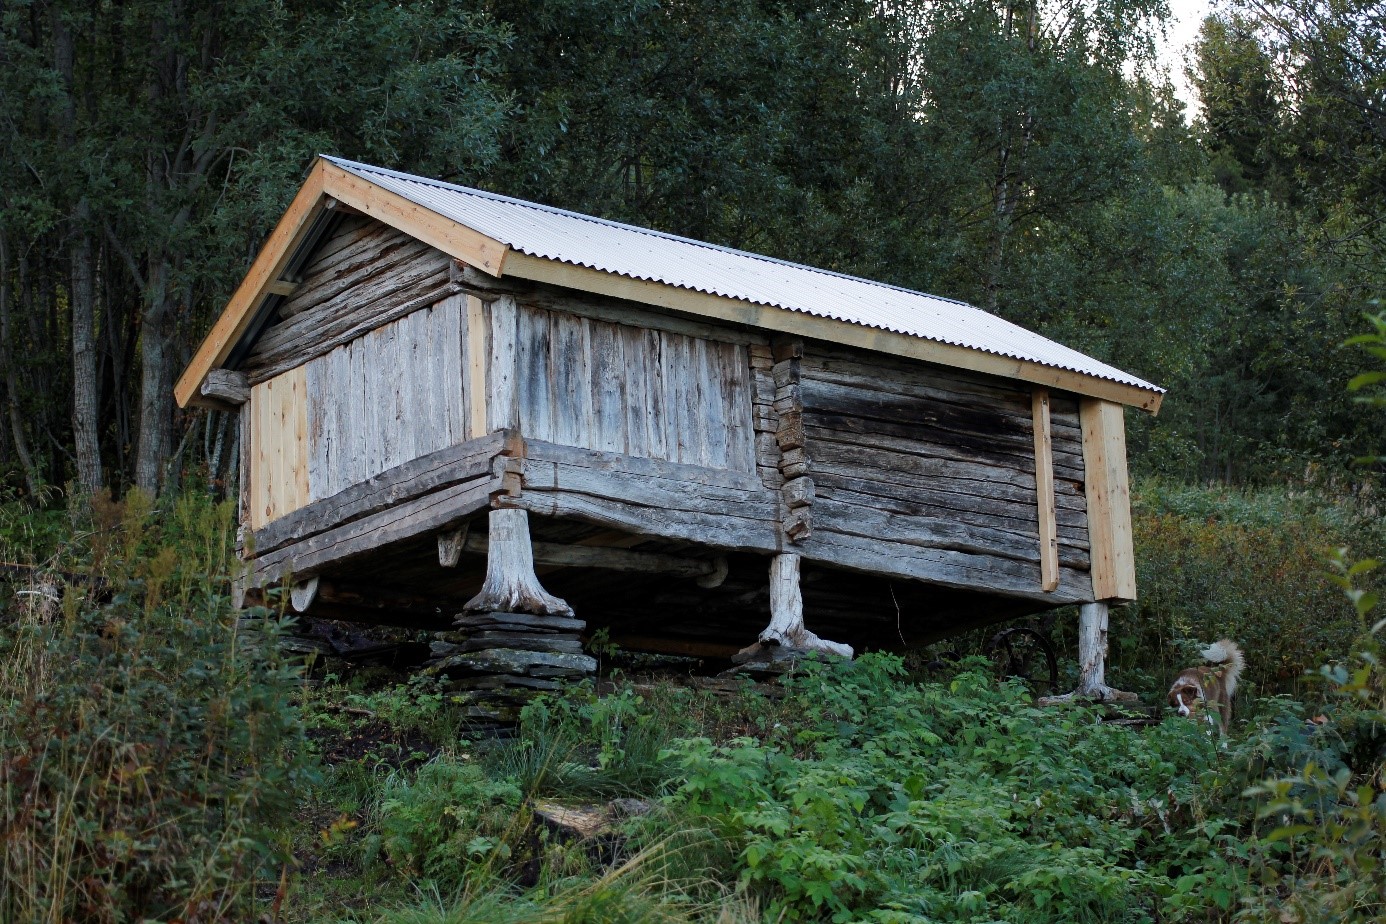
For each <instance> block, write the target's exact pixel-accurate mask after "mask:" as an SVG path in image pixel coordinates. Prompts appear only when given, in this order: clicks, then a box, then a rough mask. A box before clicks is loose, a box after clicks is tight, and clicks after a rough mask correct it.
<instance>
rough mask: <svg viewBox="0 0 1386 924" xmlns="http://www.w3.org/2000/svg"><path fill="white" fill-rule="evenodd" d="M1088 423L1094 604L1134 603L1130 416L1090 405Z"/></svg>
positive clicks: (1117, 408) (1103, 404) (1113, 407)
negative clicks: (1128, 446) (1128, 454)
mask: <svg viewBox="0 0 1386 924" xmlns="http://www.w3.org/2000/svg"><path fill="white" fill-rule="evenodd" d="M1082 422H1083V458H1084V463H1085V465H1086V468H1087V472H1088V478H1087V501H1088V527H1089V531H1090V535H1091V538H1090V541H1091V543H1092V550H1093V554H1092V594H1093V598H1094V599H1096V600H1134V599H1136V555H1135V550H1134V545H1133V541H1132V536H1131V487H1130V479H1129V475H1128V473H1127V470H1126V421H1125V415H1124V414H1123V409H1122V407H1121V405H1119V404H1113V403H1112V402H1110V401H1098V400H1095V399H1085V400H1084V401H1083V402H1082Z"/></svg>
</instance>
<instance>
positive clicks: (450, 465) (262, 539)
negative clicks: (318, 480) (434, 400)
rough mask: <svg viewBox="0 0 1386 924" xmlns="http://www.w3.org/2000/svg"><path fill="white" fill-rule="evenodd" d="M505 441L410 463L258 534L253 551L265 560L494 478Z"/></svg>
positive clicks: (481, 442)
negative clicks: (432, 495)
mask: <svg viewBox="0 0 1386 924" xmlns="http://www.w3.org/2000/svg"><path fill="white" fill-rule="evenodd" d="M505 437H506V434H504V433H492V434H489V435H487V436H483V437H480V438H478V439H475V440H468V441H466V442H463V443H459V444H457V445H454V446H448V447H446V448H444V449H440V450H438V451H436V452H432V453H429V454H427V455H424V456H421V457H419V458H417V459H411V460H409V461H408V462H405V463H403V464H402V465H398V466H396V467H394V468H391V469H388V470H386V471H384V472H380V473H378V474H376V475H373V476H371V477H370V478H367V479H365V480H364V481H361V482H358V483H355V484H352V485H350V486H348V487H346V488H344V489H343V490H341V491H339V492H337V493H336V494H334V495H332V496H330V497H327V498H323V499H321V500H318V501H315V502H314V503H312V504H309V505H307V506H305V507H303V508H301V509H299V510H296V511H294V512H292V513H290V514H286V515H285V516H282V517H280V518H278V519H277V520H275V521H274V522H271V523H267V524H265V525H262V526H260V527H258V528H256V529H255V530H254V531H253V533H252V540H251V541H252V544H253V545H252V547H253V549H254V552H255V554H256V555H257V556H259V555H263V554H264V553H267V552H271V551H274V550H275V549H278V548H281V547H283V546H284V545H286V544H287V543H290V542H295V541H299V540H302V539H306V538H308V537H310V536H314V535H316V534H318V533H320V532H323V531H325V530H328V529H333V528H335V527H337V526H341V525H342V524H344V523H349V522H351V521H352V520H356V519H359V518H361V517H364V516H369V515H370V514H373V513H378V512H380V511H382V510H384V509H386V508H387V507H390V506H392V505H394V504H398V503H402V502H404V501H408V500H412V499H414V498H416V497H419V496H421V495H424V494H427V493H429V492H432V491H437V490H439V489H441V488H446V487H450V486H452V485H456V484H460V483H462V482H465V481H471V480H474V479H477V478H482V477H490V475H491V468H492V460H493V459H495V458H496V457H497V456H498V455H500V454H501V451H502V449H503V448H504V445H505Z"/></svg>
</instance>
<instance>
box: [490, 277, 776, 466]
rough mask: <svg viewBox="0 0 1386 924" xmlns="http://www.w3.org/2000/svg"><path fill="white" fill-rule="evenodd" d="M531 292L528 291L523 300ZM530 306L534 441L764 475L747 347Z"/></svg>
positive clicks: (521, 334)
mask: <svg viewBox="0 0 1386 924" xmlns="http://www.w3.org/2000/svg"><path fill="white" fill-rule="evenodd" d="M521 298H523V296H521ZM640 314H645V315H646V316H650V313H648V312H644V313H636V312H632V313H631V315H632V317H631V323H618V322H616V321H614V320H606V319H602V318H596V317H590V316H583V315H579V314H574V313H570V312H568V311H565V310H562V307H561V306H559V307H558V308H556V309H555V310H549V309H547V308H540V307H535V306H534V305H530V304H524V303H523V302H522V303H521V304H520V306H519V313H518V318H517V321H516V333H515V360H514V361H515V363H516V375H515V380H516V383H517V392H518V404H519V409H518V415H519V417H518V424H519V427H520V430H521V432H523V433H524V434H525V436H526V437H533V438H534V439H537V440H542V441H546V442H550V443H555V444H560V445H565V446H575V447H579V448H583V449H596V450H601V451H604V452H615V453H623V454H626V455H630V456H637V457H641V458H648V459H657V460H662V461H668V462H676V463H681V464H685V465H695V466H702V467H706V468H716V469H725V470H728V471H734V472H747V473H750V472H754V471H755V450H754V440H753V432H752V414H751V381H750V360H749V358H748V356H747V352H746V346H745V344H741V343H732V342H726V341H723V340H712V339H707V338H704V337H698V336H691V335H688V334H683V333H677V332H674V331H669V330H659V329H655V328H653V327H645V326H637V325H638V324H639V322H640V320H641V317H640Z"/></svg>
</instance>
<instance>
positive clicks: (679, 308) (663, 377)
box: [177, 157, 1162, 686]
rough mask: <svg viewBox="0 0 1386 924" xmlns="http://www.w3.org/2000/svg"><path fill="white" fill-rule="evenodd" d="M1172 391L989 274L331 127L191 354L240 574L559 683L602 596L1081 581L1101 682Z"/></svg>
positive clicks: (965, 620)
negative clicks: (389, 162)
mask: <svg viewBox="0 0 1386 924" xmlns="http://www.w3.org/2000/svg"><path fill="white" fill-rule="evenodd" d="M1161 397H1162V391H1161V389H1159V388H1157V387H1156V386H1154V385H1151V384H1149V383H1147V382H1144V381H1142V380H1140V379H1139V378H1136V377H1134V376H1131V375H1129V374H1127V373H1125V372H1122V371H1120V370H1118V369H1115V368H1113V367H1111V366H1108V365H1106V364H1104V363H1101V362H1099V361H1097V360H1094V359H1092V358H1090V357H1088V356H1085V355H1083V354H1081V353H1078V352H1077V351H1074V350H1071V349H1069V348H1067V347H1064V346H1062V345H1060V344H1057V343H1055V342H1053V341H1050V340H1048V339H1046V338H1044V337H1041V336H1039V335H1037V334H1034V333H1032V332H1029V331H1026V330H1024V329H1022V328H1019V327H1017V326H1015V325H1013V324H1010V323H1008V322H1006V321H1003V320H1001V319H1000V318H997V317H995V316H993V315H990V314H987V313H986V312H983V311H981V310H979V309H977V308H974V307H972V306H969V305H966V304H962V303H959V302H955V301H949V300H946V299H942V298H936V297H933V296H930V295H924V294H921V293H917V292H911V291H906V290H903V289H899V288H895V287H892V286H888V285H883V284H879V283H875V282H870V281H867V280H862V279H855V278H851V277H846V276H842V275H839V274H835V273H831V272H827V271H823V270H817V269H813V268H810V267H805V266H799V265H794V264H789V263H785V262H781V261H777V260H772V259H769V258H765V257H760V256H756V255H753V254H748V253H742V252H739V251H734V250H730V249H727V248H723V247H716V246H713V245H710V244H705V243H700V242H697V241H691V240H686V239H682V238H677V237H673V236H670V235H665V234H660V233H657V232H654V231H649V230H646V229H641V228H634V227H630V226H626V225H621V224H616V223H613V222H608V221H603V220H600V219H597V218H592V217H589V216H584V215H578V214H574V213H571V212H565V211H561V210H558V209H554V208H548V207H545V206H541V205H535V204H532V203H527V202H521V201H517V200H514V199H508V198H505V197H502V196H497V195H493V194H490V193H485V192H480V191H477V190H472V189H465V188H461V187H457V186H452V185H449V184H446V183H441V182H436V181H433V180H428V179H424V178H420V177H415V176H409V175H406V174H401V173H396V172H393V171H389V170H383V169H380V168H376V167H370V166H366V165H363V164H357V163H351V162H348V161H343V160H338V159H335V158H328V157H324V158H320V159H319V160H318V161H317V163H316V164H315V165H314V167H313V169H312V171H311V173H310V174H309V176H308V179H307V181H306V182H305V184H304V186H303V188H302V190H301V191H300V192H299V194H298V196H297V198H296V199H295V200H294V202H293V204H292V205H291V206H290V208H289V210H288V212H287V213H286V214H285V215H284V217H283V219H282V220H281V221H280V222H279V225H278V226H277V227H276V228H275V229H274V231H273V233H272V234H271V235H270V237H269V239H268V240H267V242H266V243H265V245H264V247H263V249H262V250H261V252H260V254H259V256H258V258H257V259H256V261H255V263H254V265H253V266H252V267H251V269H250V272H249V275H248V276H247V277H246V278H245V280H244V282H243V283H242V284H241V286H240V287H239V289H238V290H237V291H236V293H235V295H234V296H233V297H232V299H231V301H230V303H229V304H228V305H227V307H226V309H225V311H224V312H223V314H222V315H221V317H220V318H219V319H218V320H217V322H216V324H215V326H214V327H213V328H212V330H211V332H210V333H209V334H208V335H207V338H206V340H205V341H204V342H203V343H202V345H201V347H200V348H199V350H198V352H197V353H196V355H195V356H194V358H193V360H192V362H191V363H190V365H189V366H188V368H187V370H186V371H185V372H184V373H183V375H182V377H181V379H180V380H179V382H178V385H177V398H178V402H179V404H180V405H183V406H188V405H194V404H202V405H207V406H210V407H215V408H219V409H221V410H226V411H236V412H238V413H239V415H240V444H239V445H240V466H239V471H240V517H241V524H242V527H243V530H242V547H241V554H242V557H243V559H244V561H245V563H246V567H247V570H246V574H245V577H244V579H243V581H242V582H241V586H240V588H239V590H240V592H241V593H242V594H248V595H255V594H258V593H261V592H262V591H263V590H264V589H265V588H266V587H269V586H272V585H278V584H281V583H284V582H288V583H290V584H291V586H292V588H293V600H294V605H295V607H296V608H299V609H301V610H307V611H309V612H310V613H312V614H314V615H319V616H323V617H328V618H338V619H346V620H355V621H364V622H374V623H379V624H394V625H405V626H414V627H418V628H424V629H438V630H449V631H450V632H451V634H450V635H448V636H447V638H448V639H449V640H450V641H448V642H447V643H446V644H444V645H442V646H441V649H440V650H441V651H442V653H443V654H444V655H448V656H451V657H463V660H464V661H466V663H467V664H473V665H474V664H475V663H479V659H480V661H484V660H485V657H491V658H492V661H491V662H487V663H488V664H491V665H492V667H493V668H494V671H492V672H493V673H500V674H505V675H507V676H509V677H511V678H512V679H514V678H521V677H528V678H530V679H534V678H536V677H537V678H539V680H536V681H535V683H536V684H538V685H540V686H543V685H544V683H547V682H549V681H550V680H552V678H554V677H561V676H566V673H565V672H567V671H570V670H581V669H585V662H584V661H583V660H582V657H583V656H581V655H580V654H579V653H578V652H579V648H578V633H579V632H580V631H581V630H582V629H584V622H585V629H586V630H588V631H590V630H592V629H595V628H598V627H604V628H606V629H607V630H608V631H609V633H610V638H611V639H612V641H614V642H616V643H617V644H619V645H621V646H624V647H626V648H629V649H635V650H645V651H652V652H665V653H680V654H690V655H695V656H706V657H726V656H730V655H732V654H733V653H735V652H737V651H738V650H740V649H742V648H744V647H746V646H747V645H748V644H755V643H760V644H762V645H764V646H770V647H778V648H781V649H793V650H804V649H823V650H828V651H837V652H842V653H850V650H851V648H853V647H855V648H860V647H863V646H881V647H900V646H902V645H910V644H914V643H918V642H923V641H928V640H931V639H935V638H939V637H942V636H945V635H948V634H950V633H953V632H957V631H959V630H962V629H966V628H970V627H975V626H978V625H982V624H985V623H988V622H992V621H996V620H999V619H1003V618H1006V617H1010V616H1015V615H1020V614H1024V613H1028V612H1035V611H1039V610H1044V609H1049V608H1053V607H1057V606H1062V605H1068V604H1085V605H1088V606H1087V608H1086V609H1085V611H1084V613H1085V617H1084V624H1085V628H1086V636H1085V637H1086V638H1087V639H1088V641H1089V644H1088V648H1087V649H1086V651H1087V652H1088V653H1089V654H1092V653H1094V652H1095V653H1096V657H1095V660H1094V661H1093V663H1090V664H1088V665H1087V671H1088V676H1089V679H1090V681H1092V682H1093V683H1095V684H1097V685H1100V683H1101V678H1100V669H1101V664H1100V660H1101V649H1102V648H1104V647H1105V644H1104V641H1103V636H1102V633H1104V632H1105V622H1106V604H1108V603H1110V602H1114V601H1124V600H1130V599H1133V598H1134V597H1135V593H1136V588H1135V577H1134V565H1133V560H1132V549H1131V532H1130V512H1129V500H1128V493H1127V473H1126V458H1125V442H1124V440H1125V437H1124V418H1123V411H1124V407H1125V406H1132V407H1136V408H1139V409H1141V410H1144V411H1147V412H1150V413H1155V412H1156V411H1157V410H1158V408H1159V405H1160V401H1161ZM464 614H465V615H464ZM506 614H511V615H506ZM805 617H807V623H806V622H805ZM455 619H456V620H458V621H457V623H456V624H455V623H454V620H455ZM767 623H768V625H767ZM541 636H542V637H543V638H540V637H541ZM536 638H540V641H535V639H536ZM828 640H831V641H828ZM512 643H513V644H512ZM449 646H451V647H449ZM527 651H528V652H530V653H531V655H525V654H524V652H527ZM507 652H508V654H507ZM478 653H480V654H478ZM483 655H484V656H485V657H483ZM541 656H542V657H541ZM565 656H568V657H565ZM467 658H470V659H471V660H470V661H467ZM507 659H508V660H507ZM545 659H547V661H546V660H545ZM1090 660H1092V659H1090ZM550 662H551V663H550ZM545 664H548V665H549V666H548V667H545ZM477 673H478V675H481V674H484V673H486V671H482V670H481V669H479V668H478V669H477ZM541 681H542V682H541Z"/></svg>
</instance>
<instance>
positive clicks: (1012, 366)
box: [505, 250, 1164, 415]
mask: <svg viewBox="0 0 1386 924" xmlns="http://www.w3.org/2000/svg"><path fill="white" fill-rule="evenodd" d="M505 272H506V275H507V276H513V277H516V278H519V279H530V280H533V281H535V282H544V283H549V284H551V285H557V286H564V287H566V288H570V289H578V290H580V291H583V292H591V293H593V294H598V295H607V296H611V297H613V298H623V299H627V300H629V301H635V302H640V303H643V304H646V305H655V306H657V307H660V308H668V309H670V310H673V311H684V312H687V313H690V314H694V315H700V316H703V317H713V318H717V319H719V320H723V321H730V322H732V323H736V324H744V325H746V326H748V327H757V328H761V329H764V330H773V331H777V332H780V333H786V334H794V335H797V336H801V337H809V338H812V339H815V340H826V341H830V342H832V343H840V344H843V345H846V346H854V347H860V348H862V349H866V350H874V351H876V352H880V353H889V354H891V355H894V356H902V357H906V358H909V359H918V360H922V361H925V362H931V363H938V364H939V365H944V366H953V367H955V368H960V369H969V370H971V371H973V372H981V373H985V374H987V375H996V376H1001V377H1003V378H1010V379H1019V380H1021V381H1024V382H1029V383H1031V384H1035V385H1044V386H1046V387H1048V388H1054V389H1058V390H1061V391H1070V392H1074V393H1076V394H1080V395H1085V396H1088V397H1091V398H1100V399H1102V400H1105V401H1114V402H1116V403H1118V404H1124V405H1129V406H1131V407H1135V408H1139V409H1140V410H1143V411H1146V412H1148V413H1150V414H1152V415H1154V414H1158V413H1159V411H1160V404H1161V403H1162V401H1163V400H1164V392H1163V391H1160V390H1154V389H1148V388H1141V387H1139V386H1136V385H1128V384H1126V383H1124V382H1117V381H1113V380H1111V379H1103V378H1098V377H1096V376H1092V375H1086V374H1084V373H1081V372H1074V371H1071V370H1068V369H1060V368H1057V367H1055V366H1047V365H1043V364H1041V363H1036V362H1031V361H1029V360H1024V359H1016V358H1014V357H1009V356H1001V355H999V354H996V353H987V352H985V351H983V350H977V349H974V348H972V347H965V346H956V345H954V344H949V343H942V342H940V341H937V340H928V339H926V338H923V337H916V336H914V335H911V334H902V333H897V332H895V331H890V330H884V329H882V328H877V327H867V326H865V325H862V324H853V323H851V322H850V321H840V320H837V319H836V318H825V317H819V316H817V315H811V314H807V313H805V312H802V311H790V310H787V309H784V308H778V307H775V306H773V305H762V304H757V303H755V302H750V301H746V300H744V299H738V298H729V297H727V296H724V295H716V294H713V293H710V292H699V291H696V290H694V289H685V288H679V287H677V286H671V285H668V284H667V283H663V282H657V281H653V280H648V279H636V278H633V277H631V276H621V275H618V274H616V273H609V272H606V271H604V270H599V269H593V268H591V267H586V266H578V265H576V264H573V263H564V262H562V261H559V260H551V259H548V258H545V257H536V256H531V255H529V254H526V253H522V252H520V251H517V250H512V251H510V253H509V255H508V256H507V257H506V259H505Z"/></svg>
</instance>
